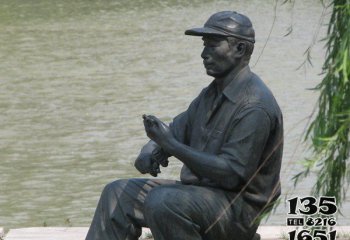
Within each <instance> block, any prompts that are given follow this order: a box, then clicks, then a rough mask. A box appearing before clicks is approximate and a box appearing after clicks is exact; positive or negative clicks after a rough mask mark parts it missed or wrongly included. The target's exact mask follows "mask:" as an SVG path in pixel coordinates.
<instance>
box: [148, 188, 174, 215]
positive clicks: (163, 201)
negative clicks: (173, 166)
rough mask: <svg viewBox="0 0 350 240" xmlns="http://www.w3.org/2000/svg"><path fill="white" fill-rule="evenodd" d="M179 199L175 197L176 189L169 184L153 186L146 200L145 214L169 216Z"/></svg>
mask: <svg viewBox="0 0 350 240" xmlns="http://www.w3.org/2000/svg"><path fill="white" fill-rule="evenodd" d="M175 202H177V203H178V201H177V200H176V198H175V197H174V191H173V189H171V188H168V187H167V186H158V187H155V188H153V189H152V190H151V191H150V192H149V193H148V195H147V197H146V199H145V202H144V209H145V214H146V215H148V216H154V217H161V216H167V214H168V213H169V212H170V211H174V209H173V207H172V206H173V205H174V203H175Z"/></svg>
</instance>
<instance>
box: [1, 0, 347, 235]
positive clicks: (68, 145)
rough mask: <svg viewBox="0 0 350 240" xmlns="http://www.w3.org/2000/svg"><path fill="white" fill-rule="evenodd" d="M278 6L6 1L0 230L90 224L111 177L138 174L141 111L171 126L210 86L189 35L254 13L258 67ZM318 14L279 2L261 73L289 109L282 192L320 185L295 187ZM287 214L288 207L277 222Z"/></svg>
mask: <svg viewBox="0 0 350 240" xmlns="http://www.w3.org/2000/svg"><path fill="white" fill-rule="evenodd" d="M300 2H302V3H300ZM273 7H274V1H273V0H269V1H257V0H255V1H254V0H251V1H214V0H206V1H199V0H196V1H185V0H182V1H175V0H174V1H171V0H166V1H161V0H157V1H142V0H138V1H130V0H129V1H127V0H124V1H120V0H115V1H112V0H99V1H96V0H94V1H92V0H91V1H89V0H85V1H83V0H76V1H68V0H63V1H53V0H46V1H44V0H22V1H20V0H11V1H5V0H0V59H1V67H0V113H1V114H0V173H1V177H0V226H4V227H6V228H15V227H28V226H43V225H48V226H67V225H69V226H88V225H89V222H90V221H91V218H92V214H93V211H94V208H95V206H96V203H97V200H98V198H99V194H100V192H101V189H102V188H103V186H104V185H105V184H106V183H108V182H109V181H112V180H114V179H118V178H126V177H140V176H141V175H140V174H138V172H137V171H136V170H135V169H134V168H133V161H134V159H135V157H136V156H137V154H138V151H139V149H140V147H141V146H142V145H143V144H144V143H145V142H146V141H147V138H146V136H145V134H144V132H143V128H142V119H141V116H142V114H143V113H147V114H154V115H156V116H159V117H160V118H161V119H163V120H164V121H170V120H171V118H172V117H173V116H175V115H176V114H177V113H179V112H181V111H183V110H184V109H186V107H187V105H188V104H189V103H190V101H191V99H193V98H194V97H195V96H196V95H197V94H198V93H199V91H200V90H201V89H202V88H203V87H205V86H206V85H207V84H209V83H210V81H211V78H209V77H208V76H206V75H205V71H204V68H203V66H202V60H201V58H200V53H201V50H202V42H201V39H200V38H195V37H188V36H184V35H183V32H184V30H186V29H187V28H191V27H194V26H200V25H202V24H203V23H204V21H205V20H206V19H207V18H208V16H210V15H211V14H212V13H213V12H216V11H219V10H226V9H234V10H238V11H240V12H242V13H245V14H247V15H248V16H249V17H250V18H251V20H252V21H253V24H254V26H255V30H256V36H257V37H256V38H257V43H256V47H255V53H254V55H253V58H252V61H251V62H252V65H254V64H255V63H256V61H257V59H258V56H259V54H260V52H261V51H262V49H263V46H264V44H265V41H266V39H267V37H268V35H269V31H270V28H271V25H272V22H273V19H274V10H273ZM321 12H322V6H321V5H320V3H319V1H318V0H313V1H311V0H309V1H299V4H298V3H297V4H296V6H295V7H294V8H292V7H291V6H290V5H288V4H287V5H281V4H278V7H277V16H276V21H275V24H274V28H273V31H272V34H271V36H270V38H269V40H268V43H267V45H266V48H265V51H264V53H263V55H262V56H261V58H260V59H259V62H258V64H257V65H255V66H254V67H253V68H252V69H253V71H255V72H256V73H257V74H259V75H260V76H261V77H262V78H263V79H264V80H265V82H266V83H267V84H268V85H269V87H270V88H271V89H272V91H273V92H274V94H275V96H276V98H277V100H278V101H279V103H280V105H281V108H282V110H283V113H284V117H285V126H286V127H285V129H286V144H285V145H286V147H285V153H284V165H283V169H282V177H283V179H282V180H283V182H282V183H283V190H284V193H285V194H286V193H289V194H299V195H300V194H308V192H309V190H310V188H311V185H312V181H311V180H310V181H306V182H305V184H303V186H301V187H299V188H298V189H297V190H295V191H292V190H291V187H290V186H291V181H290V178H291V177H292V176H293V174H295V172H297V171H298V167H296V162H297V161H298V160H299V159H302V158H303V157H304V156H305V153H304V147H303V146H302V145H299V144H298V143H299V142H300V137H301V133H302V132H303V130H304V127H305V124H306V122H307V120H305V118H306V117H307V116H308V115H309V114H310V112H311V111H312V109H313V106H314V103H315V101H316V97H317V95H315V94H314V93H312V92H311V91H308V90H306V88H311V87H313V86H315V85H316V84H317V83H318V82H319V81H320V79H321V76H319V75H318V74H319V73H320V72H321V70H320V69H321V65H322V62H323V57H324V51H323V49H322V47H323V43H317V44H316V45H315V46H314V48H313V64H314V67H313V68H310V67H308V68H307V69H301V70H298V71H297V70H296V68H297V67H298V66H299V65H300V64H301V63H302V62H303V61H304V58H305V57H304V56H303V52H304V51H305V49H306V48H307V47H308V45H309V44H310V43H311V42H312V38H313V36H314V33H315V32H316V29H317V25H318V21H319V18H320V15H321ZM326 18H327V16H326ZM291 25H292V26H293V28H294V31H293V33H292V34H291V35H289V36H288V37H284V35H285V34H286V33H287V32H288V30H287V29H288V27H290V26H291ZM322 34H324V28H322V29H321V31H320V37H322ZM180 167H181V165H180V163H179V162H178V161H176V160H175V159H173V160H172V161H171V163H170V167H168V168H167V169H164V171H163V173H162V175H161V177H163V178H172V179H177V178H178V171H179V168H180ZM345 209H349V204H345ZM285 217H286V210H285V208H284V206H283V205H282V206H281V207H280V208H279V209H278V211H277V212H276V214H275V215H274V216H272V217H271V218H270V219H269V222H268V224H284V223H285ZM341 221H343V222H344V223H347V224H348V223H349V222H350V220H349V218H346V217H344V218H342V220H341Z"/></svg>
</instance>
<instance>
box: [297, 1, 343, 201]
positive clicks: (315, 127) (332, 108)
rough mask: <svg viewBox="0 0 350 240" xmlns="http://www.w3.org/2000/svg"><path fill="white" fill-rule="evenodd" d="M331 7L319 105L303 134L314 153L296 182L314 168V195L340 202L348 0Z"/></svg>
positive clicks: (318, 89) (319, 89) (341, 199)
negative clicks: (315, 176)
mask: <svg viewBox="0 0 350 240" xmlns="http://www.w3.org/2000/svg"><path fill="white" fill-rule="evenodd" d="M330 6H331V7H332V15H331V18H330V21H329V25H328V31H327V37H326V38H325V39H324V41H325V42H326V59H325V62H324V65H323V75H324V78H323V80H322V82H321V83H320V84H318V85H317V86H316V87H315V89H314V90H317V91H319V92H320V96H319V99H318V106H317V107H318V108H317V111H316V116H315V119H314V120H313V121H312V123H311V124H310V126H309V128H308V132H307V134H306V140H309V139H310V140H311V141H312V145H311V148H312V152H313V154H312V157H311V158H309V159H307V160H306V161H305V169H304V170H303V171H302V172H300V173H299V174H297V175H296V176H295V182H296V183H297V182H298V181H299V180H300V179H301V178H303V177H305V176H307V175H308V174H309V173H310V172H312V171H314V170H316V171H315V172H316V174H317V180H316V184H315V186H314V188H313V194H314V195H316V196H320V195H326V196H335V197H336V199H337V203H338V204H341V202H342V201H343V200H344V199H345V194H346V190H347V187H348V185H349V183H350V159H349V152H350V132H349V129H350V81H349V78H350V0H333V1H332V4H331V5H330Z"/></svg>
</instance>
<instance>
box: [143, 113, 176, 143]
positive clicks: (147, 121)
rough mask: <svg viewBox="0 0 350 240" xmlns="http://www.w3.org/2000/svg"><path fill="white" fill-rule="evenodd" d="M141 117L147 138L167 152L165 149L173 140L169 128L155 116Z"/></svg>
mask: <svg viewBox="0 0 350 240" xmlns="http://www.w3.org/2000/svg"><path fill="white" fill-rule="evenodd" d="M142 117H143V124H144V126H145V131H146V133H147V136H148V137H149V138H150V139H151V140H153V141H155V142H156V143H157V144H158V145H159V146H161V147H162V148H163V149H165V150H167V147H169V146H170V145H171V143H172V141H174V140H175V138H174V135H173V133H172V132H171V130H170V128H169V127H168V126H167V125H166V124H165V123H163V122H162V121H161V120H159V119H158V118H156V117H155V116H152V115H143V116H142Z"/></svg>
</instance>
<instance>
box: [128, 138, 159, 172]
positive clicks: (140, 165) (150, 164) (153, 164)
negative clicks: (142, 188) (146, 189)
mask: <svg viewBox="0 0 350 240" xmlns="http://www.w3.org/2000/svg"><path fill="white" fill-rule="evenodd" d="M155 148H157V144H156V143H155V142H153V141H149V142H148V143H147V144H146V145H145V146H143V148H142V149H141V152H140V154H139V156H138V157H137V158H136V161H135V163H134V166H135V168H136V169H137V170H138V171H139V172H140V173H142V174H146V173H149V174H151V175H152V176H153V177H157V175H158V173H160V169H159V163H158V162H157V161H155V159H154V158H153V155H152V153H153V151H154V149H155Z"/></svg>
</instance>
